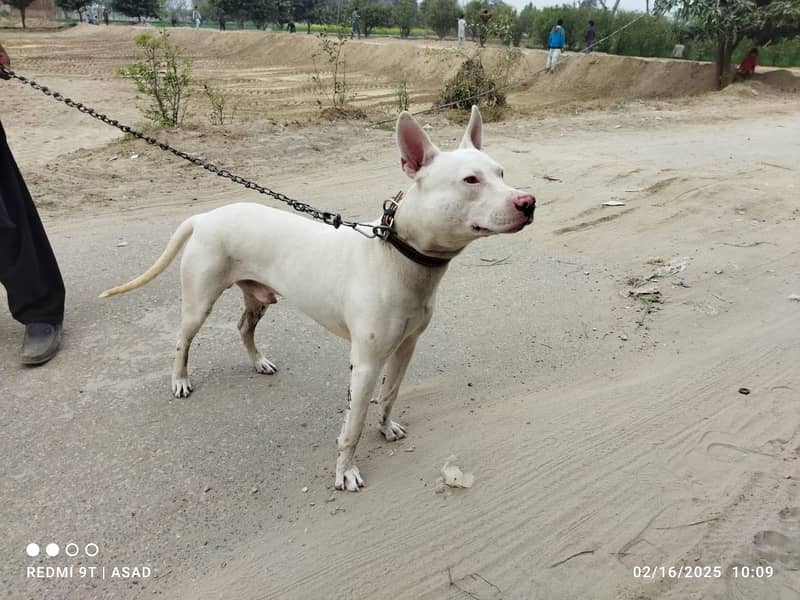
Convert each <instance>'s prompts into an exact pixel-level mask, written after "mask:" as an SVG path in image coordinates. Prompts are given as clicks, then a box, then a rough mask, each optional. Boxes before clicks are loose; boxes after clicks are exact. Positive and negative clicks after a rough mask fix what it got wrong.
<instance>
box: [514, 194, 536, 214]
mask: <svg viewBox="0 0 800 600" xmlns="http://www.w3.org/2000/svg"><path fill="white" fill-rule="evenodd" d="M514 206H516V207H517V210H518V211H520V212H521V213H522V214H523V215H525V216H526V217H532V216H533V211H534V210H536V198H534V197H533V196H531V195H530V194H527V195H525V196H520V197H519V198H517V199H516V201H515V202H514Z"/></svg>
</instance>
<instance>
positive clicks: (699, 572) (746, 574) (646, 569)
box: [633, 565, 775, 579]
mask: <svg viewBox="0 0 800 600" xmlns="http://www.w3.org/2000/svg"><path fill="white" fill-rule="evenodd" d="M723 574H724V573H723V570H722V567H720V566H713V567H711V566H700V565H695V566H692V565H679V566H672V567H667V566H662V565H657V566H654V565H643V566H639V565H636V566H635V567H633V576H634V577H635V578H636V579H719V578H720V577H722V576H723ZM727 575H728V576H729V577H733V578H734V579H768V578H770V577H772V576H773V575H775V568H774V567H771V566H763V565H756V566H748V565H732V566H731V567H729V568H728V570H727Z"/></svg>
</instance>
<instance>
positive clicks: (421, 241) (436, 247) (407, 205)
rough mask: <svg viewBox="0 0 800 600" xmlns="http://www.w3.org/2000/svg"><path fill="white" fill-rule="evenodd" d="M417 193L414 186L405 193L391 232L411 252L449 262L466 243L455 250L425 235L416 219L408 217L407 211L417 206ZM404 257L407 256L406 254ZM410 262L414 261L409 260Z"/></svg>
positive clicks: (418, 262) (420, 262)
mask: <svg viewBox="0 0 800 600" xmlns="http://www.w3.org/2000/svg"><path fill="white" fill-rule="evenodd" d="M417 193H418V191H417V189H416V186H412V187H411V189H409V190H408V192H406V194H405V196H404V198H403V200H402V201H401V202H400V204H399V206H398V207H397V211H396V212H395V216H394V224H393V227H392V231H393V232H394V234H395V235H396V237H397V238H399V239H400V240H401V241H402V243H403V244H405V245H406V246H408V247H410V248H411V249H412V251H413V252H416V253H418V254H420V255H422V256H426V257H431V258H434V259H444V260H450V259H451V258H454V257H456V256H458V254H459V253H460V252H461V251H462V250H463V249H464V247H465V246H466V245H467V243H468V242H466V243H464V245H463V246H461V247H457V248H453V247H448V246H445V245H443V244H441V243H440V241H439V240H437V239H436V237H435V236H432V235H431V234H429V233H425V231H424V229H423V228H421V227H419V226H418V225H417V223H416V219H414V218H412V217H411V216H410V213H409V210H413V208H414V207H415V206H416V204H417V198H416V194H417ZM406 256H408V255H407V254H406ZM411 260H414V259H413V258H411ZM414 262H417V264H421V265H422V266H430V265H424V264H422V261H416V260H415V261H414Z"/></svg>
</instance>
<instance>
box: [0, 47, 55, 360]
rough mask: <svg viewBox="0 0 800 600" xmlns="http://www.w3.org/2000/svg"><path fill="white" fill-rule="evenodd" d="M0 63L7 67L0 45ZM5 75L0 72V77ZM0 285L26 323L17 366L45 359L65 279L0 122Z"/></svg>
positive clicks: (19, 318) (52, 341)
mask: <svg viewBox="0 0 800 600" xmlns="http://www.w3.org/2000/svg"><path fill="white" fill-rule="evenodd" d="M0 65H2V66H4V67H8V68H10V67H11V60H10V59H9V57H8V54H6V51H5V50H4V49H3V47H2V46H0ZM8 78H9V77H8V76H7V75H5V74H4V73H3V72H2V71H0V79H8ZM0 283H2V285H3V287H5V288H6V294H7V296H8V307H9V309H10V310H11V316H12V317H14V319H16V320H17V321H19V322H20V323H22V324H23V325H25V335H24V337H23V339H22V353H21V355H20V360H21V361H22V364H25V365H40V364H42V363H45V362H47V361H48V360H50V359H51V358H53V356H55V354H56V352H58V348H59V346H60V344H61V331H62V323H63V321H64V281H63V280H62V279H61V271H60V270H59V268H58V262H56V257H55V255H54V254H53V249H52V248H51V247H50V242H49V241H48V239H47V234H46V233H45V230H44V227H43V226H42V221H41V219H39V213H38V212H37V211H36V205H34V203H33V199H32V198H31V195H30V193H29V192H28V188H27V187H26V185H25V180H24V179H22V174H21V173H20V172H19V169H18V168H17V164H16V162H15V161H14V157H13V156H12V154H11V149H10V148H9V147H8V143H7V142H6V134H5V131H3V125H2V124H1V123H0Z"/></svg>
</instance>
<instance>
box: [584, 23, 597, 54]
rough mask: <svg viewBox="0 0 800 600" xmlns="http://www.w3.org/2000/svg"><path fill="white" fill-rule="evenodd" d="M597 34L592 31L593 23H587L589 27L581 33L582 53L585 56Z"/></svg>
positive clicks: (590, 49)
mask: <svg viewBox="0 0 800 600" xmlns="http://www.w3.org/2000/svg"><path fill="white" fill-rule="evenodd" d="M596 37H597V33H596V32H595V30H594V21H589V26H588V27H587V28H586V31H584V32H583V51H584V52H586V53H587V54H588V53H589V52H591V51H592V46H594V40H595V38H596Z"/></svg>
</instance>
